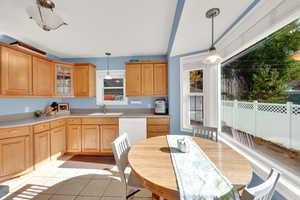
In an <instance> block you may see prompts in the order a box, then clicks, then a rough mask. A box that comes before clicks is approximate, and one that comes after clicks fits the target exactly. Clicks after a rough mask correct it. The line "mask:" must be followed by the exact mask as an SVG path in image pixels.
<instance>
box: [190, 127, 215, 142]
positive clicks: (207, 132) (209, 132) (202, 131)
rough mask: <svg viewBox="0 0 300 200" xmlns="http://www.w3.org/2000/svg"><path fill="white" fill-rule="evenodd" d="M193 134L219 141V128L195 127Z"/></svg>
mask: <svg viewBox="0 0 300 200" xmlns="http://www.w3.org/2000/svg"><path fill="white" fill-rule="evenodd" d="M193 135H194V136H196V137H197V136H198V137H202V138H207V139H210V140H213V141H215V142H218V129H217V128H213V127H206V126H202V127H200V126H199V127H198V126H197V127H193Z"/></svg>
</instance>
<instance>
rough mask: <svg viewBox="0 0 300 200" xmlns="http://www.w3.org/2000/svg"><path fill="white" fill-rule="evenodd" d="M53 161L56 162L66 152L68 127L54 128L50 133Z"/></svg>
mask: <svg viewBox="0 0 300 200" xmlns="http://www.w3.org/2000/svg"><path fill="white" fill-rule="evenodd" d="M50 141H51V148H50V152H51V160H56V159H57V158H58V157H60V156H62V155H63V154H64V153H65V152H66V127H65V126H62V127H58V128H54V129H52V130H51V131H50Z"/></svg>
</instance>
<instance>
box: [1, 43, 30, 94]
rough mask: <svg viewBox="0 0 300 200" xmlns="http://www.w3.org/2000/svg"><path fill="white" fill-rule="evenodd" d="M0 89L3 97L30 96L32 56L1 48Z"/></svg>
mask: <svg viewBox="0 0 300 200" xmlns="http://www.w3.org/2000/svg"><path fill="white" fill-rule="evenodd" d="M1 50H2V52H1V89H2V94H4V95H31V94H32V56H30V55H27V54H25V53H22V52H19V51H15V50H13V49H9V48H6V47H2V48H1Z"/></svg>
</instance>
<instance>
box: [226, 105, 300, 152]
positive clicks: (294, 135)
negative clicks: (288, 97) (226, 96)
mask: <svg viewBox="0 0 300 200" xmlns="http://www.w3.org/2000/svg"><path fill="white" fill-rule="evenodd" d="M222 121H223V123H225V125H226V126H229V127H232V128H234V129H238V130H240V131H243V132H245V133H248V134H250V135H253V136H257V137H261V138H264V139H266V140H269V141H272V142H275V143H278V144H281V145H283V146H285V147H287V148H291V149H296V150H300V105H294V104H292V103H289V102H288V103H287V104H271V103H257V102H256V101H254V102H242V101H222Z"/></svg>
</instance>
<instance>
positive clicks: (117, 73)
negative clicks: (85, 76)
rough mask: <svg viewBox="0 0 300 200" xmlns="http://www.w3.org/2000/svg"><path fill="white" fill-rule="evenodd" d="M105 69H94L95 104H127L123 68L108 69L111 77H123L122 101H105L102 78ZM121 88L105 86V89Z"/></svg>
mask: <svg viewBox="0 0 300 200" xmlns="http://www.w3.org/2000/svg"><path fill="white" fill-rule="evenodd" d="M105 75H106V70H97V71H96V83H97V84H96V104H97V105H103V104H105V105H128V98H127V97H126V77H125V70H110V75H111V77H112V78H121V79H123V95H124V97H123V101H105V100H104V78H105ZM111 88H116V89H117V88H121V87H106V88H105V89H111Z"/></svg>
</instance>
